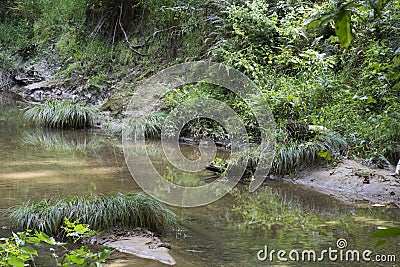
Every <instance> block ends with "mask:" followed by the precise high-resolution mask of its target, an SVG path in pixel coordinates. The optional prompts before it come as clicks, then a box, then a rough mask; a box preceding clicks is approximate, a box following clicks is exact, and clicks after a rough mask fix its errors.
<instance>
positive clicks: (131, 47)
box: [118, 1, 148, 56]
mask: <svg viewBox="0 0 400 267" xmlns="http://www.w3.org/2000/svg"><path fill="white" fill-rule="evenodd" d="M122 3H123V1H121V6H120V12H119V18H118V22H119V27H120V28H121V31H122V32H123V34H124V36H125V41H126V42H127V43H128V46H129V48H130V49H131V50H132V51H133V52H134V53H136V54H138V55H139V56H148V55H147V54H143V53H141V52H139V51H137V50H136V49H135V46H134V45H133V44H132V43H131V42H130V41H129V38H128V35H127V34H126V32H125V30H124V27H123V26H122V23H121V17H122Z"/></svg>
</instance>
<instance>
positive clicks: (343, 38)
mask: <svg viewBox="0 0 400 267" xmlns="http://www.w3.org/2000/svg"><path fill="white" fill-rule="evenodd" d="M335 32H336V35H337V36H338V37H339V41H340V44H341V45H342V46H343V47H344V48H347V47H349V45H350V43H351V41H352V40H353V39H354V37H353V35H352V33H351V13H350V11H348V10H343V11H341V12H340V13H338V15H337V17H336V18H335Z"/></svg>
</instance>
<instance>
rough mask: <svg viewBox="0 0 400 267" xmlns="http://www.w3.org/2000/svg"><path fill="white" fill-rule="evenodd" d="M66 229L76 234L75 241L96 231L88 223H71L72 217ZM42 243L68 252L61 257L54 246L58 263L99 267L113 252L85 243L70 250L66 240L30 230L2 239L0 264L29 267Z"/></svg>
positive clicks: (0, 242) (66, 222)
mask: <svg viewBox="0 0 400 267" xmlns="http://www.w3.org/2000/svg"><path fill="white" fill-rule="evenodd" d="M63 229H65V231H66V232H67V233H68V235H69V236H74V243H75V242H76V241H78V240H79V239H81V238H85V237H89V236H91V235H93V234H94V231H92V230H90V229H89V228H88V226H87V225H82V224H78V223H76V222H73V223H71V222H69V221H68V219H65V226H63ZM41 243H46V244H48V245H51V246H62V247H63V248H64V250H65V253H64V254H63V255H62V256H61V258H60V257H59V256H58V255H56V254H55V252H54V251H55V250H54V248H51V249H50V250H52V251H53V255H52V256H53V257H54V258H55V259H56V262H57V266H71V267H72V266H77V267H90V266H96V267H99V266H102V265H101V263H102V262H104V261H105V260H106V259H107V258H108V257H109V256H110V254H111V252H112V250H110V249H109V248H104V249H102V250H100V251H99V252H98V253H93V252H92V251H90V249H88V248H87V247H86V246H81V247H80V248H79V249H77V250H68V249H66V248H65V247H64V245H66V243H60V242H57V241H55V239H54V238H53V237H49V236H48V235H47V234H45V233H43V232H38V231H36V230H35V231H33V230H29V229H28V230H26V231H25V232H20V233H13V234H12V236H11V237H8V238H1V239H0V265H1V266H4V267H23V266H27V265H26V264H29V266H36V265H35V257H37V256H39V255H38V252H37V250H36V249H35V247H36V246H38V245H40V244H41Z"/></svg>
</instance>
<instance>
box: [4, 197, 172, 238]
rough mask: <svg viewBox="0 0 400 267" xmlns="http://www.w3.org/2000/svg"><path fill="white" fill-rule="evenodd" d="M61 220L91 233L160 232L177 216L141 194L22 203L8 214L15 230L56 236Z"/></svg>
mask: <svg viewBox="0 0 400 267" xmlns="http://www.w3.org/2000/svg"><path fill="white" fill-rule="evenodd" d="M64 218H68V220H70V221H78V222H79V223H83V224H88V225H89V226H90V228H91V229H94V230H106V229H110V228H113V227H116V226H121V227H140V228H145V229H149V230H151V231H155V232H158V233H160V232H162V231H163V230H164V229H165V228H166V227H167V226H175V225H176V215H175V214H174V213H173V212H172V211H171V210H169V209H168V208H167V207H165V206H164V205H162V204H161V203H159V202H158V201H156V200H154V199H152V198H150V197H148V196H146V195H144V194H141V193H128V194H122V193H114V194H107V195H101V196H95V195H92V196H90V197H79V196H77V197H73V198H71V199H63V198H61V199H50V200H47V199H44V200H42V201H40V202H38V203H29V202H27V203H23V204H22V205H21V206H18V207H15V208H13V209H12V210H11V211H10V214H9V219H10V221H11V223H13V224H14V225H15V226H16V227H19V228H23V229H36V230H39V231H42V232H45V233H47V234H51V235H59V234H61V233H62V229H61V226H62V225H63V222H64Z"/></svg>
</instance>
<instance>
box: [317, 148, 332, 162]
mask: <svg viewBox="0 0 400 267" xmlns="http://www.w3.org/2000/svg"><path fill="white" fill-rule="evenodd" d="M318 156H320V157H321V158H323V159H326V160H331V159H332V155H331V153H330V152H329V151H328V150H320V151H319V152H318Z"/></svg>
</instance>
